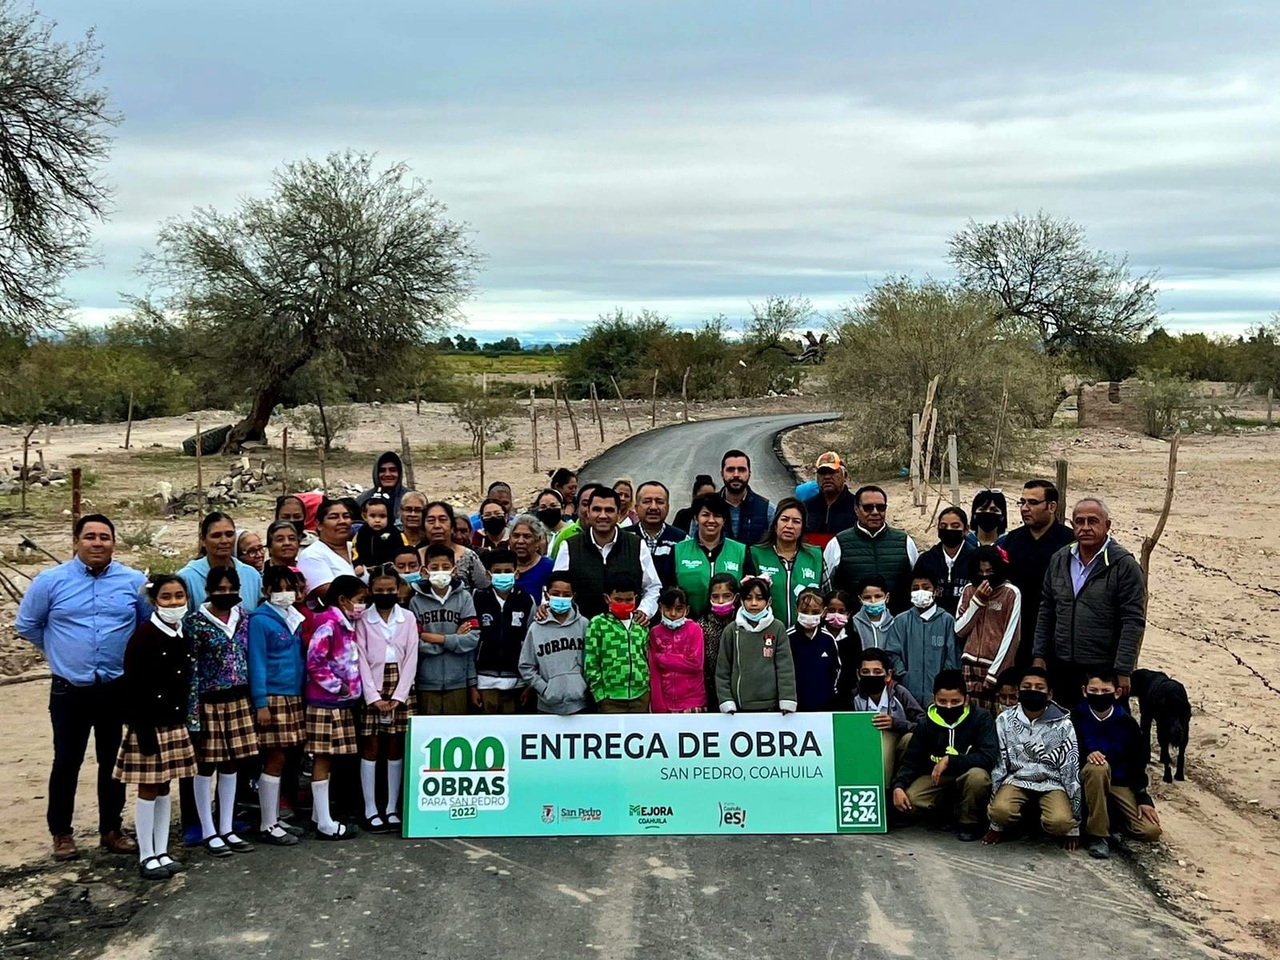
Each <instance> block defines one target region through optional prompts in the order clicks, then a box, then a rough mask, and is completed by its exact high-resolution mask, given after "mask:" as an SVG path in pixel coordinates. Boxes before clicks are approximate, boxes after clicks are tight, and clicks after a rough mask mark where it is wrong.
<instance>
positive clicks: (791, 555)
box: [747, 497, 822, 630]
mask: <svg viewBox="0 0 1280 960" xmlns="http://www.w3.org/2000/svg"><path fill="white" fill-rule="evenodd" d="M804 534H805V529H804V506H803V505H802V504H801V503H800V501H799V500H796V499H794V498H793V497H788V498H787V499H785V500H781V501H779V502H778V509H777V511H775V512H774V515H773V523H771V524H769V532H768V533H767V534H765V538H764V540H763V541H762V542H761V543H758V544H756V545H755V546H753V547H752V548H751V549H750V550H749V551H748V553H747V571H748V572H749V573H757V574H762V575H764V576H767V577H768V578H769V580H770V581H771V582H772V583H773V590H772V594H773V599H772V601H771V602H772V604H773V616H774V618H775V619H777V620H779V621H781V623H782V624H783V625H784V626H786V628H787V629H788V630H790V629H791V627H792V625H793V624H794V623H795V622H796V597H798V596H800V592H801V591H802V590H804V589H805V588H807V587H821V584H822V551H821V550H819V549H818V548H817V547H815V546H814V545H813V544H811V543H805V542H804Z"/></svg>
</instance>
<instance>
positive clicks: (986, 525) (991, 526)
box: [973, 513, 1004, 533]
mask: <svg viewBox="0 0 1280 960" xmlns="http://www.w3.org/2000/svg"><path fill="white" fill-rule="evenodd" d="M1002 519H1004V518H1003V517H1001V516H1000V514H998V513H975V514H974V515H973V525H974V526H975V527H977V528H978V529H979V530H981V531H983V532H984V533H990V532H991V531H992V530H998V529H1000V521H1001V520H1002Z"/></svg>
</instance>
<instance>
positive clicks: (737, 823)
mask: <svg viewBox="0 0 1280 960" xmlns="http://www.w3.org/2000/svg"><path fill="white" fill-rule="evenodd" d="M720 826H722V827H738V828H740V829H742V830H745V829H746V828H747V808H746V807H740V806H738V805H737V804H736V803H722V804H720Z"/></svg>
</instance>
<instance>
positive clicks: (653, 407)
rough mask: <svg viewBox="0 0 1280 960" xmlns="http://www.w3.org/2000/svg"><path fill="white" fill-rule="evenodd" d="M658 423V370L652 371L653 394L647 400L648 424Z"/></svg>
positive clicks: (653, 425)
mask: <svg viewBox="0 0 1280 960" xmlns="http://www.w3.org/2000/svg"><path fill="white" fill-rule="evenodd" d="M657 425H658V371H657V370H655V371H653V396H652V398H651V399H650V401H649V426H651V427H656V426H657Z"/></svg>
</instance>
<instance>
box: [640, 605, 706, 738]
mask: <svg viewBox="0 0 1280 960" xmlns="http://www.w3.org/2000/svg"><path fill="white" fill-rule="evenodd" d="M658 608H659V609H660V610H661V612H662V620H661V622H659V623H655V624H654V625H653V626H651V627H650V628H649V709H650V711H651V712H653V713H705V712H706V709H707V689H706V686H705V684H704V683H703V681H702V657H703V645H702V644H703V641H702V628H701V627H700V626H698V624H697V623H696V622H695V621H693V620H690V619H689V595H688V594H687V593H685V592H684V591H683V590H682V589H680V588H679V587H667V588H666V589H665V590H663V591H662V595H661V596H659V597H658Z"/></svg>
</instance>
